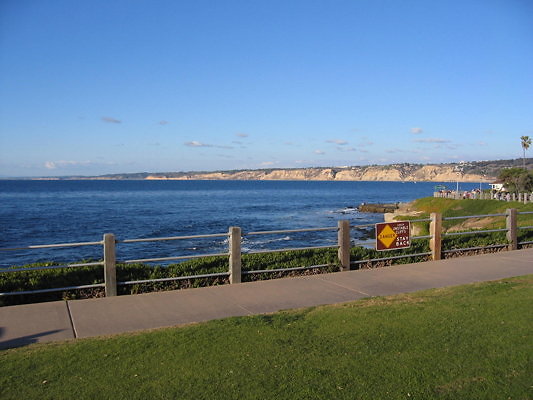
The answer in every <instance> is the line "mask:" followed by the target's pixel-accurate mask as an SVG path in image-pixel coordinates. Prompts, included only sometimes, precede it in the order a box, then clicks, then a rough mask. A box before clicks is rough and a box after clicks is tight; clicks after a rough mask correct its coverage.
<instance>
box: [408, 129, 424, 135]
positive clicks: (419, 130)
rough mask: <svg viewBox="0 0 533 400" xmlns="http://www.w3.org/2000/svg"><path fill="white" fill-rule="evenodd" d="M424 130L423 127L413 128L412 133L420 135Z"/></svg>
mask: <svg viewBox="0 0 533 400" xmlns="http://www.w3.org/2000/svg"><path fill="white" fill-rule="evenodd" d="M422 132H424V130H423V129H422V128H411V133H412V134H415V135H420V134H421V133H422Z"/></svg>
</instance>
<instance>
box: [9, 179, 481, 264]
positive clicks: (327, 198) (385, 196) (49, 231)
mask: <svg viewBox="0 0 533 400" xmlns="http://www.w3.org/2000/svg"><path fill="white" fill-rule="evenodd" d="M437 184H439V183H435V182H418V183H413V182H405V183H402V182H299V181H298V182H296V181H295V182H287V181H30V180H21V181H14V180H5V181H0V248H12V247H22V246H28V245H39V244H55V243H72V242H86V241H87V242H89V241H91V242H92V241H100V240H102V236H103V234H104V233H114V234H115V235H116V237H117V239H119V240H122V239H134V238H155V237H168V236H182V235H201V234H211V233H225V232H227V231H228V228H229V227H230V226H240V227H241V229H242V231H243V232H244V233H245V232H252V231H264V230H281V229H299V228H314V227H329V226H336V225H337V221H338V220H340V219H348V220H350V222H351V224H353V225H356V224H367V223H377V222H382V221H383V215H382V214H368V213H359V212H358V211H356V210H355V209H354V207H356V206H358V205H359V204H361V203H362V202H367V203H378V202H380V203H381V202H383V203H389V202H406V201H411V200H413V199H416V198H419V197H426V196H432V193H433V188H434V186H435V185H437ZM443 184H444V185H446V183H443ZM447 185H448V186H449V187H451V188H452V189H453V188H455V184H449V183H448V184H447ZM476 187H479V184H475V183H470V184H467V183H462V184H461V186H460V189H461V190H470V189H473V188H476ZM355 239H357V238H355ZM335 243H336V232H320V233H316V232H307V233H290V234H282V235H268V236H249V237H246V236H245V237H244V239H243V244H242V246H243V250H244V251H248V250H261V249H277V248H286V247H302V246H315V245H328V244H335ZM225 251H227V240H225V238H210V239H195V240H180V241H170V242H152V243H137V244H119V245H118V248H117V258H118V259H119V260H127V259H137V258H151V257H170V256H180V255H191V254H207V253H217V252H225ZM89 258H91V259H101V258H102V249H101V246H90V247H76V248H62V249H46V250H44V249H43V250H24V251H22V250H17V251H0V267H5V266H9V265H22V264H26V263H30V262H37V261H50V260H53V261H60V262H75V261H79V260H82V259H89Z"/></svg>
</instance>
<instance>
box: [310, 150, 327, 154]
mask: <svg viewBox="0 0 533 400" xmlns="http://www.w3.org/2000/svg"><path fill="white" fill-rule="evenodd" d="M313 153H315V154H320V155H322V154H326V152H324V151H322V150H315V151H313Z"/></svg>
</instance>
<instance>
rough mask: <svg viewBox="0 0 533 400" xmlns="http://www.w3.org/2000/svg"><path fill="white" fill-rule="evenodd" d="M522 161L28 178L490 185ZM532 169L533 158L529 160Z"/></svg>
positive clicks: (527, 165) (529, 166)
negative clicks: (423, 182)
mask: <svg viewBox="0 0 533 400" xmlns="http://www.w3.org/2000/svg"><path fill="white" fill-rule="evenodd" d="M521 166H522V159H513V160H495V161H470V162H459V163H446V164H411V163H401V164H389V165H365V166H343V167H310V168H269V169H242V170H227V171H189V172H153V173H151V172H139V173H122V174H107V175H99V176H63V177H40V178H26V179H39V180H75V179H76V180H82V179H86V180H270V181H274V180H285V181H396V182H398V181H402V182H416V181H420V182H422V181H425V182H455V181H457V180H459V181H461V182H490V181H493V180H495V179H496V177H497V176H498V174H499V172H500V171H501V170H502V169H504V168H511V167H521ZM526 167H527V168H528V169H532V168H533V158H528V159H526Z"/></svg>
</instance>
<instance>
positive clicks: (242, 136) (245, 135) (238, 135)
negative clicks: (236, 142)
mask: <svg viewBox="0 0 533 400" xmlns="http://www.w3.org/2000/svg"><path fill="white" fill-rule="evenodd" d="M235 136H237V137H240V138H247V137H248V136H250V135H248V134H247V133H237V134H236V135H235Z"/></svg>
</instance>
